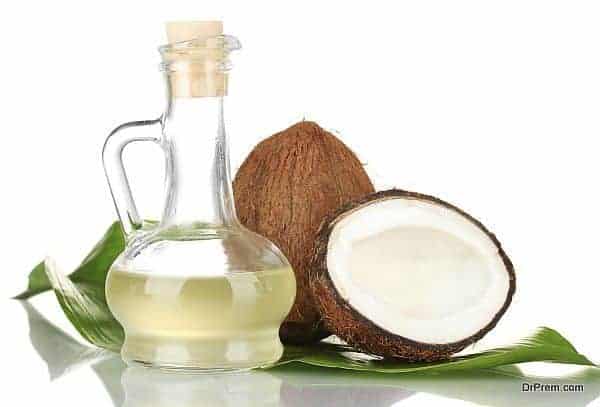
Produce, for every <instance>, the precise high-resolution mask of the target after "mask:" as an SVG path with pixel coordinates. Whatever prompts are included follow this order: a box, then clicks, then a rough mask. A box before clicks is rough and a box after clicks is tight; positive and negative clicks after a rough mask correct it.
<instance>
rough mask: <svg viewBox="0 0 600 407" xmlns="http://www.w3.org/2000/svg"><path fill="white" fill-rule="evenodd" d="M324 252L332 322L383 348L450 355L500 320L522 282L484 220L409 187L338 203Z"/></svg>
mask: <svg viewBox="0 0 600 407" xmlns="http://www.w3.org/2000/svg"><path fill="white" fill-rule="evenodd" d="M317 253H318V254H317V256H316V258H315V262H314V264H313V266H314V276H313V279H312V288H313V295H314V297H315V299H316V301H317V304H318V306H319V310H320V312H321V313H322V315H323V316H324V319H325V321H326V322H327V327H328V328H329V329H330V330H331V331H332V332H335V333H336V334H337V335H338V336H340V337H341V338H342V339H344V340H346V341H347V342H349V343H350V344H352V345H354V346H356V347H358V348H359V349H363V350H365V351H368V352H371V353H374V354H377V355H381V356H388V357H400V358H408V359H411V360H437V359H442V358H445V357H447V356H449V355H450V354H451V353H454V352H457V351H459V350H461V349H463V348H464V347H466V346H467V345H469V344H471V343H473V342H475V341H476V340H477V339H479V338H481V337H482V336H483V335H485V333H487V332H488V331H489V330H490V329H491V328H493V327H494V326H495V324H496V323H497V321H498V320H499V318H500V317H501V316H502V314H504V312H505V310H506V308H507V307H508V305H509V303H510V301H511V298H512V295H513V293H514V290H515V276H514V271H513V267H512V264H511V263H510V260H509V259H508V257H507V256H506V254H505V253H504V251H503V250H502V248H501V246H500V244H499V243H498V241H497V240H496V238H495V237H494V236H493V235H492V234H491V233H490V232H489V231H488V230H487V229H486V228H485V227H484V226H483V225H482V224H481V223H480V222H478V221H477V220H475V219H474V218H472V217H471V216H469V215H467V214H466V213H464V212H462V211H461V210H459V209H458V208H456V207H454V206H452V205H450V204H448V203H446V202H443V201H441V200H439V199H436V198H433V197H430V196H426V195H421V194H415V193H409V192H405V191H397V190H391V191H384V192H379V193H376V194H373V195H371V196H369V197H367V198H365V199H363V200H361V201H359V202H357V203H355V204H352V205H350V207H349V208H346V209H345V210H343V211H342V212H341V213H338V214H337V215H336V216H334V217H333V218H332V219H331V220H330V221H329V222H328V224H326V225H325V226H324V228H323V229H322V230H321V233H320V235H319V244H318V251H317Z"/></svg>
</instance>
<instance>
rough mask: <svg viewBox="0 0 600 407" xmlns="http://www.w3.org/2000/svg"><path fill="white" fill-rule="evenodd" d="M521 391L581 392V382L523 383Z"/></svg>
mask: <svg viewBox="0 0 600 407" xmlns="http://www.w3.org/2000/svg"><path fill="white" fill-rule="evenodd" d="M521 391H522V392H524V393H535V392H540V393H544V392H548V393H583V392H584V391H585V390H584V386H583V384H576V383H552V384H550V383H538V382H533V383H527V382H526V383H523V384H522V385H521Z"/></svg>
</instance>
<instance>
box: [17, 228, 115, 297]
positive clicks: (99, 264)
mask: <svg viewBox="0 0 600 407" xmlns="http://www.w3.org/2000/svg"><path fill="white" fill-rule="evenodd" d="M124 248H125V237H124V235H123V231H122V229H121V224H120V223H119V222H115V223H113V224H112V225H111V226H110V227H109V228H108V230H107V231H106V233H104V236H103V237H102V239H100V241H99V242H98V243H97V244H96V246H94V248H93V249H92V251H91V252H90V253H89V254H88V255H87V256H86V257H85V259H83V261H82V262H81V265H80V266H79V267H77V269H76V270H75V271H74V272H73V273H72V274H71V275H69V278H70V279H71V281H73V282H88V283H93V284H101V285H102V286H103V287H104V282H105V281H106V275H107V274H108V269H109V268H110V266H111V265H112V264H113V262H114V261H115V259H116V258H117V256H118V255H119V254H121V252H122V251H123V249H124ZM51 288H52V286H51V284H50V280H49V279H48V270H46V269H45V267H44V262H41V263H39V264H38V265H37V266H35V268H34V269H33V271H32V272H31V273H30V274H29V284H28V285H27V289H26V290H25V291H23V292H22V293H21V294H19V295H17V296H16V297H14V298H15V299H18V300H25V299H27V298H31V297H33V296H35V295H37V294H40V293H43V292H45V291H48V290H50V289H51Z"/></svg>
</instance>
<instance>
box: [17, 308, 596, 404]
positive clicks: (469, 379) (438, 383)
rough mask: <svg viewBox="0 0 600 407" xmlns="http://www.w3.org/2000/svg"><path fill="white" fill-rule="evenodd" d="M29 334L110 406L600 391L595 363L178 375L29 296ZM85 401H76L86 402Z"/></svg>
mask: <svg viewBox="0 0 600 407" xmlns="http://www.w3.org/2000/svg"><path fill="white" fill-rule="evenodd" d="M22 305H23V307H24V309H25V311H26V313H27V316H28V321H29V328H30V335H29V336H30V340H31V343H32V345H33V347H34V349H35V350H36V352H37V353H38V354H39V355H40V357H41V359H42V360H44V362H45V363H46V365H47V368H48V371H49V372H50V379H51V380H56V379H58V378H60V377H61V376H63V375H66V374H68V373H69V372H72V371H74V370H75V368H77V367H82V368H83V367H86V366H89V367H91V369H92V370H93V371H94V373H95V374H96V375H97V376H98V378H99V379H100V381H101V383H102V385H103V387H104V389H105V390H106V391H107V393H108V394H109V395H110V398H111V400H112V403H113V405H114V406H116V407H141V406H147V405H150V404H151V405H153V406H165V407H167V406H168V407H172V406H173V405H177V406H178V407H182V406H211V407H219V406H240V405H243V406H286V407H295V406H313V405H315V406H316V405H327V406H332V407H336V406H344V407H367V406H368V407H387V406H391V405H392V404H394V403H397V402H399V401H402V400H404V399H406V398H408V397H410V396H412V395H413V394H416V393H418V392H424V393H430V394H433V395H438V396H442V397H447V398H451V399H458V400H464V401H468V402H471V403H477V404H483V405H490V406H515V405H527V406H545V405H549V404H552V405H556V406H584V405H587V404H588V403H589V402H591V401H592V400H594V399H596V398H598V397H599V396H600V369H597V368H583V369H581V370H580V371H579V372H577V373H576V374H572V375H569V376H565V377H561V378H540V377H534V376H528V375H525V374H523V373H522V372H521V371H520V370H519V369H518V368H517V367H514V366H510V367H504V368H496V369H489V370H473V371H468V372H445V373H439V374H431V373H430V374H424V373H421V374H414V373H412V374H386V373H369V372H356V371H346V370H342V369H330V368H321V367H313V366H308V365H303V364H299V363H290V364H288V365H284V366H280V367H277V368H274V369H269V370H255V371H250V372H244V373H237V374H203V375H190V374H176V373H166V372H162V371H159V370H153V369H146V368H139V367H135V368H132V367H127V366H126V365H125V364H124V363H123V362H122V361H121V358H120V356H119V355H117V354H115V353H112V352H108V351H102V350H98V349H96V348H92V347H89V346H86V345H83V344H82V343H80V342H78V341H77V340H75V339H74V338H72V337H71V336H70V335H68V334H67V333H66V332H64V331H62V330H60V329H59V328H57V327H56V326H55V325H54V324H52V323H51V322H50V321H48V320H47V319H46V318H44V316H42V315H41V314H40V313H39V312H38V311H37V310H36V309H35V308H34V307H33V306H32V305H31V304H30V303H27V302H22ZM523 383H543V384H559V385H562V384H583V385H584V391H583V392H573V393H566V392H536V393H533V392H529V393H527V392H522V390H521V389H522V386H523ZM84 401H85V400H82V402H84Z"/></svg>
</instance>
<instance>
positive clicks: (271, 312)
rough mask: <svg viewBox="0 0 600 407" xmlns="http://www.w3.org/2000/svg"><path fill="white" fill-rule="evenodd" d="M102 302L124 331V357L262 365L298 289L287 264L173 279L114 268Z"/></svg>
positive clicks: (276, 346) (271, 357)
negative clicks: (105, 300) (223, 273)
mask: <svg viewBox="0 0 600 407" xmlns="http://www.w3.org/2000/svg"><path fill="white" fill-rule="evenodd" d="M106 292H107V301H108V304H109V306H110V309H111V310H112V311H113V313H114V314H115V317H116V318H117V319H118V320H119V322H120V323H121V324H122V325H123V327H124V329H125V332H126V339H125V343H124V345H123V348H122V351H121V353H122V356H123V358H124V359H125V360H126V361H127V362H140V363H144V364H150V365H158V366H161V367H166V368H168V367H169V365H171V364H172V365H173V366H177V367H178V368H181V367H186V366H189V367H193V368H195V369H202V368H203V367H206V368H210V369H215V368H219V369H230V368H233V367H235V368H236V369H239V368H243V367H244V366H248V367H255V366H261V365H268V364H269V363H272V362H274V361H276V360H277V359H279V357H280V356H281V354H282V352H283V347H282V345H281V342H280V341H279V326H280V324H281V321H282V320H283V319H284V318H285V316H286V314H287V312H288V311H289V309H290V308H291V306H292V303H293V299H294V296H295V292H296V283H295V279H294V274H293V272H292V271H291V269H289V268H279V269H272V270H265V271H259V272H252V273H247V272H231V273H227V274H226V275H221V276H214V277H187V276H186V277H172V276H167V275H164V276H163V275H153V274H151V273H146V272H135V271H129V270H119V269H113V270H112V271H111V273H110V274H109V277H108V280H107V290H106Z"/></svg>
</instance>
